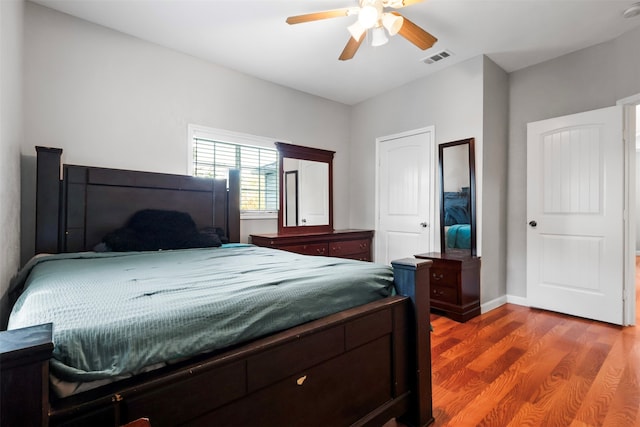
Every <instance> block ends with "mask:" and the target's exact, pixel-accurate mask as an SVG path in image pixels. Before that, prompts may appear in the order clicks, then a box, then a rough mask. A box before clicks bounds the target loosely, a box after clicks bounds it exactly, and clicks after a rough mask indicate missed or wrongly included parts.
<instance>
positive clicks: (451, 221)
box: [444, 206, 470, 225]
mask: <svg viewBox="0 0 640 427" xmlns="http://www.w3.org/2000/svg"><path fill="white" fill-rule="evenodd" d="M469 223H470V221H469V213H468V212H467V209H465V208H463V207H461V206H451V207H449V208H448V209H445V211H444V225H455V224H469Z"/></svg>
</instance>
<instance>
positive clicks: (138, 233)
mask: <svg viewBox="0 0 640 427" xmlns="http://www.w3.org/2000/svg"><path fill="white" fill-rule="evenodd" d="M102 241H103V242H104V243H105V244H106V245H107V246H108V247H109V249H111V250H112V251H115V252H126V251H157V250H160V249H188V248H205V247H217V246H220V245H221V244H222V242H221V241H220V238H219V237H218V235H217V234H215V235H212V234H208V233H200V232H198V230H197V228H196V224H195V222H194V221H193V219H192V218H191V216H190V215H189V214H188V213H185V212H178V211H167V210H157V209H145V210H141V211H138V212H136V213H135V214H134V215H133V216H132V217H131V218H130V219H129V221H128V222H127V225H126V226H125V227H124V228H120V229H118V230H115V231H113V232H111V233H109V234H107V235H106V236H104V238H103V239H102Z"/></svg>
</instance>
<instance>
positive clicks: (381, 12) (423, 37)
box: [287, 0, 438, 61]
mask: <svg viewBox="0 0 640 427" xmlns="http://www.w3.org/2000/svg"><path fill="white" fill-rule="evenodd" d="M422 1H424V0H358V3H359V5H360V6H359V7H346V8H343V9H333V10H326V11H324V12H315V13H307V14H305V15H297V16H290V17H288V18H287V23H288V24H291V25H293V24H301V23H303V22H311V21H319V20H321V19H329V18H340V17H343V16H351V15H358V20H357V21H356V22H355V23H353V24H352V25H350V26H349V27H347V29H348V30H349V33H350V34H351V37H350V38H349V41H348V42H347V45H346V46H345V48H344V50H343V51H342V54H341V55H340V58H339V59H340V60H341V61H345V60H347V59H351V58H353V56H354V55H355V54H356V52H357V50H358V48H359V47H360V44H362V41H363V40H364V37H365V35H366V34H367V31H368V30H371V45H372V46H381V45H383V44H385V43H386V42H387V41H389V39H388V38H387V35H386V34H385V29H386V31H387V32H388V33H389V35H392V36H393V35H396V34H400V35H401V36H402V37H404V38H405V39H407V40H409V41H410V42H411V43H413V44H414V45H416V46H417V47H419V48H420V49H422V50H426V49H429V48H430V47H431V46H433V45H434V43H435V42H436V41H438V39H437V38H435V37H434V36H432V35H431V34H429V33H428V32H426V31H425V30H423V29H422V28H420V27H419V26H417V25H416V24H414V23H413V22H411V21H409V20H408V19H407V18H405V17H403V16H402V15H400V13H398V12H395V11H390V12H387V11H385V9H386V8H392V9H400V8H402V7H406V6H411V5H412V4H414V3H420V2H422Z"/></svg>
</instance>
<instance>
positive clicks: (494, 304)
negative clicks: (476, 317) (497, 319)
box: [480, 295, 529, 314]
mask: <svg viewBox="0 0 640 427" xmlns="http://www.w3.org/2000/svg"><path fill="white" fill-rule="evenodd" d="M507 303H509V304H516V305H522V306H524V307H529V303H528V302H527V299H526V298H523V297H517V296H514V295H503V296H501V297H498V298H496V299H493V300H491V301H487V302H485V303H483V304H481V305H480V312H481V313H483V314H484V313H487V312H489V311H491V310H495V309H496V308H498V307H500V306H501V305H505V304H507Z"/></svg>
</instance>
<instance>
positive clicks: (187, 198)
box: [0, 147, 433, 427]
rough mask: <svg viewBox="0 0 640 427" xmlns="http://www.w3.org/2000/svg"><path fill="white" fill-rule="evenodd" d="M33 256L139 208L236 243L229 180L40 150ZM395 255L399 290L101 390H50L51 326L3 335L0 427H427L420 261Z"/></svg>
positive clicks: (75, 245)
mask: <svg viewBox="0 0 640 427" xmlns="http://www.w3.org/2000/svg"><path fill="white" fill-rule="evenodd" d="M37 152H38V164H37V196H36V198H37V206H36V210H37V215H36V251H37V252H49V253H57V252H75V251H82V250H91V249H92V248H93V246H94V245H95V244H97V243H99V241H100V239H101V237H102V236H103V235H104V234H106V233H107V232H109V231H111V230H113V229H115V228H118V227H120V226H122V225H123V224H124V223H125V222H126V220H127V219H128V218H129V217H130V216H131V215H132V214H133V213H134V212H135V211H137V210H139V209H142V208H156V209H162V208H164V209H176V210H181V211H186V212H189V213H190V214H191V215H192V217H193V218H194V220H195V221H196V223H197V225H198V226H199V227H204V226H220V227H222V228H224V229H225V230H226V231H227V235H228V236H229V238H230V241H232V242H237V241H239V224H240V221H239V185H238V182H239V178H238V174H237V173H232V174H230V178H229V189H228V190H227V188H226V184H225V182H224V180H208V179H200V178H194V177H188V176H179V175H167V174H156V173H150V172H137V171H123V170H114V169H105V168H94V167H86V166H73V165H63V172H64V174H63V179H62V180H60V166H61V165H60V160H61V154H62V150H60V149H51V148H42V147H37ZM430 265H431V261H428V260H417V259H413V258H407V259H403V260H400V261H397V262H394V263H393V268H394V280H395V286H396V289H397V291H398V294H399V295H397V296H393V297H389V298H385V299H383V300H379V301H376V302H373V303H370V304H366V305H363V306H359V307H355V308H352V309H349V310H346V311H342V312H339V313H336V314H333V315H330V316H328V317H325V318H322V319H319V320H316V321H312V322H309V323H306V324H303V325H300V326H297V327H294V328H292V329H288V330H285V331H282V332H279V333H276V334H274V335H270V336H267V337H263V338H260V339H257V340H254V341H251V342H249V343H245V344H242V345H239V346H236V347H234V348H230V349H225V350H223V351H219V352H215V353H213V354H206V355H201V356H198V357H196V358H192V359H189V360H187V361H183V362H180V363H177V364H172V365H168V366H166V367H164V368H161V369H158V370H155V371H151V372H148V373H145V374H142V375H138V376H135V377H132V378H129V379H126V380H122V381H118V382H115V383H112V384H109V385H107V386H102V387H99V388H97V389H94V390H91V391H88V392H83V393H79V394H76V395H72V396H70V397H67V398H63V399H56V398H54V396H53V395H52V394H50V388H49V359H50V358H51V352H52V349H53V342H52V325H51V324H46V325H38V326H34V327H30V328H25V329H19V330H11V331H4V332H0V370H1V372H0V376H1V386H2V388H1V390H0V397H1V401H0V408H1V410H0V411H1V412H0V424H1V425H2V426H6V427H11V426H19V427H25V426H47V425H51V426H88V425H90V426H114V427H116V426H120V425H122V424H125V423H127V422H130V421H133V420H135V419H138V418H141V417H146V418H149V419H150V421H151V425H152V426H153V427H161V426H175V425H190V426H191V425H192V426H214V425H215V426H242V425H249V426H252V425H253V426H255V425H259V426H278V427H284V426H343V425H344V426H348V425H352V426H365V425H367V426H381V425H383V424H384V423H385V422H387V421H388V420H390V419H392V418H400V419H401V420H402V422H404V423H405V424H408V425H411V426H426V425H428V424H430V423H431V422H432V421H433V417H432V402H431V353H430V337H429V266H430Z"/></svg>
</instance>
